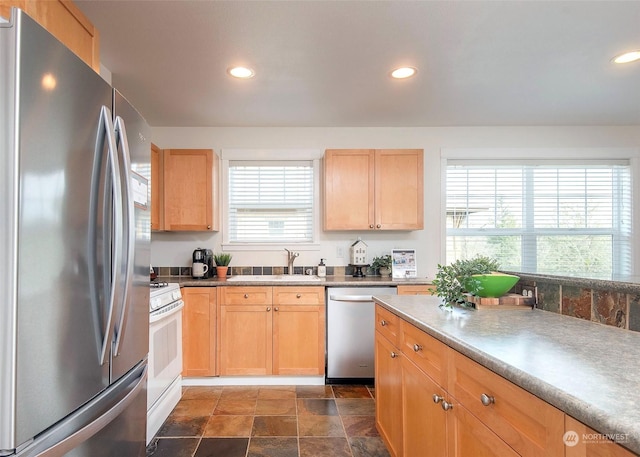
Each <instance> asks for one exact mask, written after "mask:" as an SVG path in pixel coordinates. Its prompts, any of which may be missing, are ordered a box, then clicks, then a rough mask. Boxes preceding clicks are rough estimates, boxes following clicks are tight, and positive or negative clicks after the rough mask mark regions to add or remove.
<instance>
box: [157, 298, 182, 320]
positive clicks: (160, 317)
mask: <svg viewBox="0 0 640 457" xmlns="http://www.w3.org/2000/svg"><path fill="white" fill-rule="evenodd" d="M178 303H179V304H178V306H176V307H175V308H171V310H170V311H167V312H164V313H159V314H153V313H151V314H150V315H149V323H150V324H153V323H155V322H158V321H161V320H163V319H166V318H168V317H171V316H173V315H174V314H176V313H179V312H180V311H182V308H184V301H182V300H180V301H179V302H178ZM161 309H162V308H161Z"/></svg>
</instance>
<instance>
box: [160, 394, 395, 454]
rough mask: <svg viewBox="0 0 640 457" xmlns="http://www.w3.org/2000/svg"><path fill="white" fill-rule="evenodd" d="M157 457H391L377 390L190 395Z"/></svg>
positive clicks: (164, 432) (169, 424) (163, 432)
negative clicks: (378, 420)
mask: <svg viewBox="0 0 640 457" xmlns="http://www.w3.org/2000/svg"><path fill="white" fill-rule="evenodd" d="M147 456H153V457H324V456H327V457H388V456H389V454H388V452H387V450H386V448H385V446H384V444H383V442H382V440H381V439H380V437H379V436H378V432H377V430H376V427H375V403H374V390H373V387H367V386H362V385H334V386H255V387H254V386H250V387H246V386H232V387H185V388H184V389H183V396H182V399H181V400H180V403H178V405H177V406H176V407H175V409H174V410H173V412H172V413H171V415H170V416H169V417H168V418H167V420H166V422H165V423H164V424H163V426H162V428H161V429H160V431H159V432H158V434H157V436H156V437H155V438H154V439H153V440H152V441H151V443H150V444H149V446H148V447H147Z"/></svg>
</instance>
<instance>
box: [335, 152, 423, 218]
mask: <svg viewBox="0 0 640 457" xmlns="http://www.w3.org/2000/svg"><path fill="white" fill-rule="evenodd" d="M423 170H424V164H423V151H422V149H328V150H327V151H325V155H324V229H325V230H419V229H422V228H423V226H424V221H423V219H424V171H423Z"/></svg>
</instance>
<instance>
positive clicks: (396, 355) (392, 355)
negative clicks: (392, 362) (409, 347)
mask: <svg viewBox="0 0 640 457" xmlns="http://www.w3.org/2000/svg"><path fill="white" fill-rule="evenodd" d="M396 357H398V354H396V353H395V352H393V351H391V358H392V359H395V358H396Z"/></svg>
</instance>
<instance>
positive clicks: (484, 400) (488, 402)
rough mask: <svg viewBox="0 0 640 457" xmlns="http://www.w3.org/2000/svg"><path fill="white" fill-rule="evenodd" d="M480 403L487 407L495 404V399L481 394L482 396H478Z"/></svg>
mask: <svg viewBox="0 0 640 457" xmlns="http://www.w3.org/2000/svg"><path fill="white" fill-rule="evenodd" d="M480 401H481V402H482V404H483V405H484V406H489V405H491V404H493V403H495V402H496V399H495V398H494V397H492V396H491V395H487V394H482V395H480Z"/></svg>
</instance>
